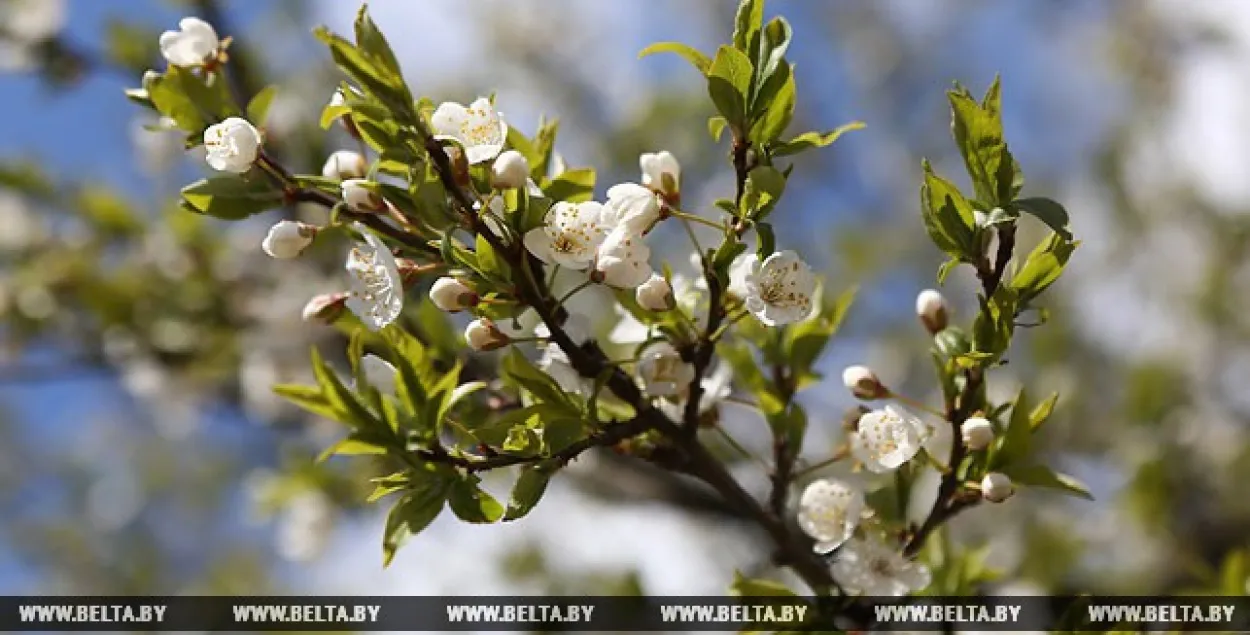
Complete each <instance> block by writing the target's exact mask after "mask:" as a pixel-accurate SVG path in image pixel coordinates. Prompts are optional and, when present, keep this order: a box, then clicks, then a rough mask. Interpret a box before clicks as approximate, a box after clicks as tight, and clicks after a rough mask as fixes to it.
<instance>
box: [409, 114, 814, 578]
mask: <svg viewBox="0 0 1250 635" xmlns="http://www.w3.org/2000/svg"><path fill="white" fill-rule="evenodd" d="M411 123H412V125H413V126H414V127H416V129H417V131H418V133H419V134H420V136H421V138H422V139H423V140H424V144H425V148H426V150H427V152H428V154H429V156H430V160H431V162H432V163H433V165H434V168H435V171H436V172H437V173H438V175H439V179H440V181H441V182H442V184H443V186H444V188H445V189H446V190H447V193H448V194H449V195H450V196H451V197H452V200H453V201H454V202H455V203H456V205H457V206H458V207H459V208H460V213H461V215H462V217H463V219H464V220H465V222H466V223H467V224H468V225H469V226H470V227H471V228H472V229H473V230H474V231H475V232H477V233H478V234H479V235H481V236H483V237H484V238H485V239H486V240H487V241H489V242H490V244H491V246H492V247H493V248H495V250H496V251H497V252H498V253H499V254H501V255H502V256H503V257H504V258H505V259H506V260H507V261H508V263H509V264H510V265H511V266H512V267H513V268H514V270H515V271H517V273H518V278H519V279H520V280H521V281H522V282H521V284H519V285H518V289H517V294H518V297H519V298H520V299H521V300H522V301H523V302H525V303H526V304H528V305H530V306H531V307H533V308H534V310H535V312H537V313H538V315H539V317H540V318H542V320H543V322H544V323H545V324H546V325H547V328H548V329H549V330H550V333H551V336H550V337H551V341H552V342H554V343H555V344H556V345H557V346H559V347H560V348H561V349H562V350H563V351H564V353H565V354H566V355H567V356H568V358H569V363H570V364H571V365H572V366H573V368H574V369H576V370H577V372H578V373H579V374H580V375H582V376H583V377H589V378H598V377H600V376H601V375H603V374H604V373H605V372H606V373H607V382H606V385H607V388H608V389H609V390H611V391H612V392H613V393H614V394H615V395H616V396H617V397H619V398H620V399H621V400H623V401H625V402H626V403H628V404H629V405H630V406H631V407H633V408H634V410H635V412H636V415H635V418H634V419H632V420H631V421H629V422H626V423H617V424H614V425H612V426H609V427H608V428H605V432H604V434H613V435H616V434H620V435H623V436H622V439H624V438H628V437H630V436H634V435H636V434H640V433H642V432H646V431H651V430H655V431H658V432H660V433H661V434H663V435H664V436H665V437H666V438H668V439H670V440H671V441H674V442H675V443H676V444H677V447H676V449H677V450H678V451H679V454H680V458H681V460H682V465H681V468H682V470H683V471H684V472H686V473H687V474H690V475H691V476H694V477H696V478H698V479H699V480H702V481H703V482H704V483H707V484H708V485H709V486H711V487H712V489H713V490H715V491H716V492H717V493H718V494H720V495H721V496H722V497H724V498H725V499H726V500H727V501H729V503H730V504H732V505H734V506H735V507H737V508H739V509H741V510H742V511H743V513H744V514H745V515H746V516H747V517H749V518H751V519H752V520H753V521H754V522H755V523H756V524H757V525H759V526H760V527H761V528H763V529H764V531H765V532H766V533H767V534H768V535H769V537H770V538H771V539H772V541H773V542H774V543H775V545H776V547H777V560H778V561H779V562H781V563H783V564H785V565H788V566H790V567H792V568H793V569H794V570H795V571H796V572H797V573H798V574H799V575H800V576H801V577H802V578H803V579H804V581H805V582H806V583H807V584H808V586H810V587H811V588H812V589H813V590H814V591H817V592H825V591H827V590H828V589H829V588H830V587H831V586H832V585H833V580H832V578H831V576H830V573H829V570H828V568H827V567H826V566H825V565H824V563H823V562H822V561H821V560H820V559H819V558H817V557H816V556H815V555H814V554H813V553H812V552H811V550H810V547H809V544H808V543H807V542H806V541H805V540H804V539H803V538H801V537H800V536H798V535H796V534H794V533H792V532H791V531H790V528H789V527H788V526H787V525H786V523H785V522H784V521H783V520H782V518H781V517H779V516H777V515H774V514H772V513H770V512H769V511H768V510H766V509H765V508H764V507H763V506H762V505H761V504H760V503H759V501H757V500H755V498H754V497H752V496H751V494H749V493H748V492H747V491H746V490H744V489H743V488H742V486H741V485H740V484H739V483H738V482H737V480H735V479H734V478H733V476H732V475H731V474H730V473H729V472H728V471H727V470H726V469H725V466H724V465H722V464H721V463H720V461H718V460H717V459H716V458H715V457H714V456H712V455H711V454H710V453H708V451H707V449H706V448H705V447H703V445H702V444H701V443H699V441H698V439H697V437H696V436H695V435H694V434H691V433H688V432H687V431H686V430H683V428H682V426H680V425H678V424H677V423H674V422H673V421H672V420H670V419H669V418H668V417H667V416H665V415H664V414H663V413H661V412H660V411H659V410H656V409H655V407H654V406H652V404H651V402H650V400H648V399H647V398H645V397H644V396H643V394H642V392H641V391H640V390H639V389H638V386H637V384H635V383H634V381H633V379H631V378H630V377H629V376H628V375H626V374H625V372H624V371H623V370H621V368H620V367H619V366H615V365H612V364H610V363H609V360H608V359H607V357H606V356H605V355H604V354H603V351H602V350H601V349H599V348H598V346H596V345H594V344H587V345H586V346H579V345H578V344H577V343H575V342H574V341H573V340H572V338H570V337H569V335H568V333H567V332H565V330H564V328H563V321H564V317H565V314H564V310H563V308H562V307H560V306H559V305H558V303H556V302H555V301H554V300H553V299H552V298H551V297H550V293H548V292H547V289H546V287H545V285H544V283H543V276H541V275H534V269H535V268H536V267H535V263H534V261H533V258H531V257H530V256H529V255H528V254H527V252H526V251H525V250H524V248H523V247H522V246H521V245H520V244H519V243H518V244H513V245H505V244H504V243H503V241H502V240H501V239H500V238H499V237H498V236H496V235H495V234H494V232H492V231H490V229H489V228H488V227H486V226H485V223H483V221H482V219H481V218H480V217H478V215H477V213H476V212H475V211H474V209H473V197H472V196H470V195H469V193H468V192H465V191H464V189H463V188H462V187H461V186H460V185H459V183H457V182H456V178H455V173H454V171H453V169H452V166H451V161H450V160H449V158H448V156H447V153H446V152H445V151H444V150H443V147H442V146H441V145H440V144H439V143H438V141H437V140H436V139H434V138H433V136H432V135H430V133H429V131H428V130H427V129H425V124H424V122H421V121H420V120H419V119H414V120H413V121H412V122H411ZM735 156H736V157H741V159H740V160H738V159H736V168H737V172H738V174H739V176H740V185H739V196H741V195H742V192H743V191H744V188H745V183H746V173H747V169H746V149H745V147H744V148H743V149H742V150H740V151H738V152H737V153H736V155H735ZM707 276H708V279H709V283H710V284H711V288H712V289H718V288H719V284H718V282H717V281H715V276H714V275H711V273H710V272H707ZM525 281H529V283H528V284H527V283H526V282H525ZM714 293H719V292H718V291H714ZM717 297H719V296H717ZM718 304H719V301H718V300H715V301H714V303H713V307H716V308H714V311H717V312H719V311H721V310H722V309H721V308H719V307H718ZM721 317H722V318H723V313H722V314H721ZM718 326H719V319H718V320H716V323H715V324H710V325H709V329H708V331H707V332H706V333H707V334H708V335H705V337H704V340H703V342H702V343H701V345H700V351H699V353H698V359H702V360H703V363H702V367H703V368H704V369H706V366H707V363H708V361H710V359H711V351H712V349H713V348H714V342H712V341H711V338H710V334H711V333H713V332H715V330H714V329H715V328H717V327H718ZM699 379H700V378H696V382H695V386H696V388H695V390H694V391H692V394H691V396H690V398H691V402H692V403H694V404H696V405H695V413H696V415H697V412H698V410H697V404H698V400H699V398H700V397H701V395H702V390H701V389H699V387H698V384H699ZM621 426H627V427H625V428H624V429H618V428H620V427H621Z"/></svg>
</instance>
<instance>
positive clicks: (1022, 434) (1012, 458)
mask: <svg viewBox="0 0 1250 635" xmlns="http://www.w3.org/2000/svg"><path fill="white" fill-rule="evenodd" d="M1029 413H1030V410H1029V400H1028V394H1027V393H1026V392H1025V390H1024V389H1023V388H1021V389H1020V393H1019V394H1018V395H1017V396H1016V401H1015V405H1014V406H1013V407H1012V409H1011V419H1010V420H1008V422H1007V430H1006V431H1005V432H1004V433H1003V435H1002V441H1001V442H1000V443H999V444H998V448H997V450H996V451H995V452H994V456H993V458H992V460H991V464H992V465H993V466H995V467H996V468H1007V467H1010V466H1014V465H1017V464H1019V463H1020V462H1021V461H1023V460H1025V459H1027V458H1028V456H1029V451H1030V446H1031V445H1032V443H1031V442H1032V434H1033V429H1032V426H1031V425H1030V423H1029Z"/></svg>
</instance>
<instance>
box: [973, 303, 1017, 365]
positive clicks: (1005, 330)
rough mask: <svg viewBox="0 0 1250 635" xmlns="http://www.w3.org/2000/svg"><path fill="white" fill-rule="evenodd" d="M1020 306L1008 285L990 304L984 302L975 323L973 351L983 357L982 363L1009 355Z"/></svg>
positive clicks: (980, 358)
mask: <svg viewBox="0 0 1250 635" xmlns="http://www.w3.org/2000/svg"><path fill="white" fill-rule="evenodd" d="M1018 306H1019V296H1018V295H1017V294H1016V292H1015V290H1014V289H1012V288H1011V287H1009V286H1006V285H1003V286H1000V287H999V288H998V290H997V291H995V292H994V296H993V297H991V298H990V299H989V300H985V299H984V298H982V299H981V310H980V311H979V312H978V313H977V317H976V319H975V320H974V321H973V323H972V350H973V351H974V352H976V353H982V354H984V355H981V356H980V357H979V358H978V360H979V361H981V362H983V363H988V362H993V361H996V360H998V359H999V358H1001V357H1002V355H1003V353H1006V352H1007V348H1008V347H1009V346H1011V336H1012V335H1013V334H1014V333H1015V327H1016V308H1017V307H1018Z"/></svg>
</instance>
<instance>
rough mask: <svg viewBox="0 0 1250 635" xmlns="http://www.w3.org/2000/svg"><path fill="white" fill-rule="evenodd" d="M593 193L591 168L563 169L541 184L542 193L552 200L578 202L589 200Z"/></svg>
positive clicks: (592, 171)
mask: <svg viewBox="0 0 1250 635" xmlns="http://www.w3.org/2000/svg"><path fill="white" fill-rule="evenodd" d="M594 193H595V171H594V169H593V168H577V169H574V170H565V171H564V172H561V173H560V174H559V175H557V176H556V177H555V178H554V179H551V182H550V183H548V184H547V185H545V186H543V194H546V195H547V197H548V198H550V199H552V200H554V201H568V202H570V203H580V202H583V201H589V200H590V199H591V197H592V196H594Z"/></svg>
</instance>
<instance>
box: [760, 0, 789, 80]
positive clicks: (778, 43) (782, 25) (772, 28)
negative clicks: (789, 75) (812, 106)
mask: <svg viewBox="0 0 1250 635" xmlns="http://www.w3.org/2000/svg"><path fill="white" fill-rule="evenodd" d="M760 4H761V5H762V4H763V1H762V0H761V2H760ZM793 35H794V31H793V29H791V28H790V23H789V22H787V21H786V19H785V18H783V17H781V16H777V17H775V18H773V19H772V20H770V21H769V22H768V25H767V26H765V27H764V29H763V30H762V31H760V45H759V49H760V50H759V55H758V56H757V57H756V60H757V61H756V64H755V66H756V68H758V69H759V77H758V80H757V81H758V82H759V87H758V88H757V90H756V95H767V94H768V90H767V88H765V87H767V86H768V85H769V84H771V83H774V82H775V81H776V80H775V79H774V75H775V74H776V73H777V71H778V70H780V69H782V68H789V70H791V71H793V70H794V69H793V67H792V65H789V64H782V60H783V59H785V56H786V51H787V50H788V49H789V48H790V39H791V38H792V37H793Z"/></svg>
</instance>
